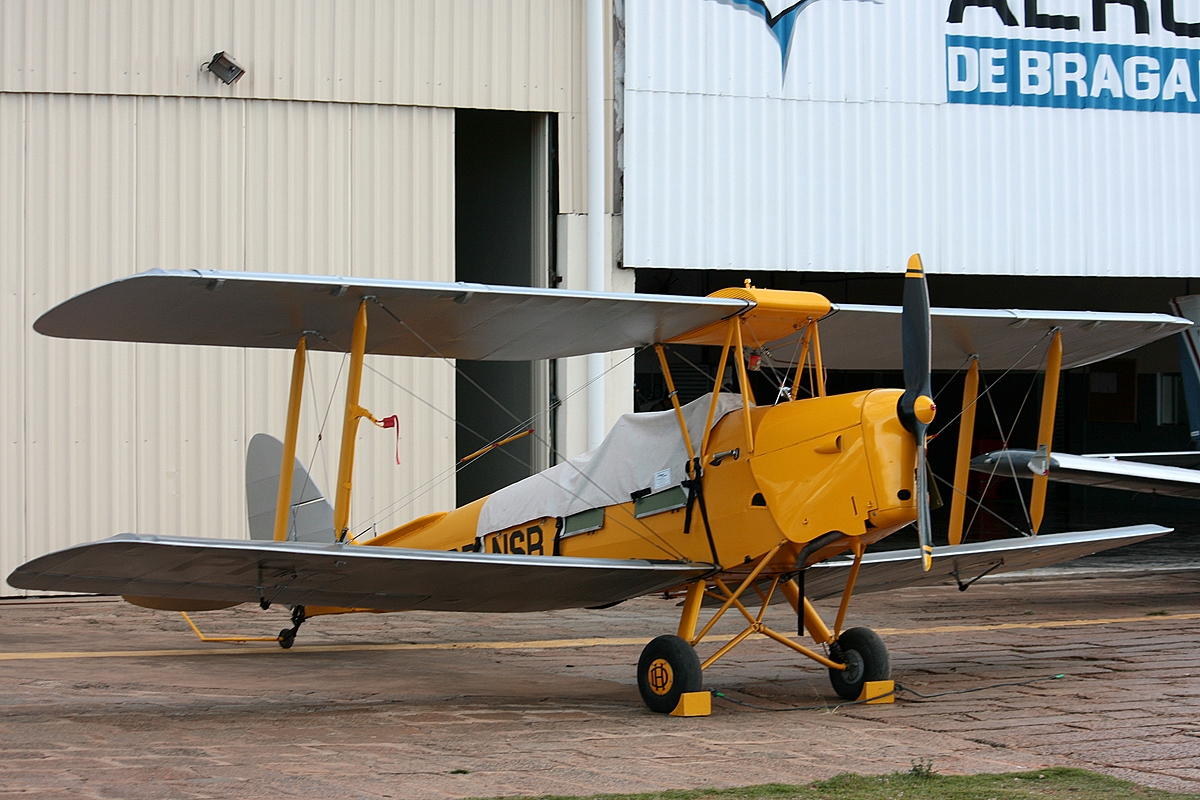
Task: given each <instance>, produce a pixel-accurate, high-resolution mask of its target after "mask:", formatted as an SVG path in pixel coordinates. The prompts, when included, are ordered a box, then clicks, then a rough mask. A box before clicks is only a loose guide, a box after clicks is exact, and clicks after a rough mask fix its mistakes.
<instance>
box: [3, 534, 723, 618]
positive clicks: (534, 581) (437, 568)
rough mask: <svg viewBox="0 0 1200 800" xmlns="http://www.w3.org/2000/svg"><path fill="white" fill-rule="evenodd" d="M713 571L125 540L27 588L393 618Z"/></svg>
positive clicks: (604, 600)
mask: <svg viewBox="0 0 1200 800" xmlns="http://www.w3.org/2000/svg"><path fill="white" fill-rule="evenodd" d="M712 570H713V568H712V567H711V566H710V565H708V564H695V563H681V562H657V561H639V560H628V561H624V560H617V559H599V558H563V557H544V556H512V555H499V554H496V555H492V554H484V553H455V552H441V551H432V550H408V549H402V548H393V547H365V546H362V545H340V544H324V545H322V544H312V543H306V542H255V541H240V540H236V541H235V540H222V539H184V538H169V537H159V536H145V535H138V534H131V533H126V534H121V535H120V536H114V537H112V538H110V539H105V540H104V541H100V542H94V543H91V544H83V545H78V546H76V547H71V548H68V549H66V550H60V551H58V552H57V553H50V554H49V555H45V556H42V557H41V558H36V559H34V560H32V561H30V562H29V563H27V564H24V565H22V566H21V567H18V568H17V569H16V571H14V572H13V574H12V575H10V576H9V578H8V582H9V583H10V584H12V585H13V586H15V587H16V588H18V589H36V590H40V591H47V592H87V593H96V594H119V595H127V596H134V597H150V598H159V599H179V600H193V601H209V602H213V603H254V602H258V601H259V600H260V599H266V600H270V601H271V602H274V603H280V604H284V605H311V606H338V607H344V608H372V609H378V610H381V611H408V610H425V611H467V612H475V613H481V612H496V613H501V612H518V611H549V610H552V609H557V608H593V607H596V606H604V605H609V604H611V603H617V602H620V601H622V600H628V599H630V598H632V597H637V596H639V595H643V594H649V593H652V592H656V591H660V590H662V589H666V588H669V587H672V586H677V585H679V584H681V583H685V582H687V581H689V580H692V579H694V578H697V577H699V576H701V575H704V574H706V573H709V572H711V571H712Z"/></svg>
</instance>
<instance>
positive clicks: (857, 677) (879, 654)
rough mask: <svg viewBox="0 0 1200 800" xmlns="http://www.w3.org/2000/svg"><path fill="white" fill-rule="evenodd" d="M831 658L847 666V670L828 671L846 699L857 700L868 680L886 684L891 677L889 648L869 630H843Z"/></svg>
mask: <svg viewBox="0 0 1200 800" xmlns="http://www.w3.org/2000/svg"><path fill="white" fill-rule="evenodd" d="M831 656H832V657H834V660H837V661H841V662H842V663H844V664H845V665H846V669H844V670H841V669H830V670H829V682H830V683H832V684H833V690H834V691H835V692H837V693H838V697H841V698H842V699H843V700H857V699H858V698H859V695H861V694H862V688H863V684H864V683H866V682H867V681H886V680H887V679H888V678H890V677H892V661H891V658H889V657H888V650H887V645H885V644H884V643H883V639H880V638H879V634H877V633H876V632H875V631H873V630H871V629H870V628H851V629H850V630H848V631H842V635H841V636H839V637H838V640H837V642H836V643H835V644H834V646H833V648H832V652H831Z"/></svg>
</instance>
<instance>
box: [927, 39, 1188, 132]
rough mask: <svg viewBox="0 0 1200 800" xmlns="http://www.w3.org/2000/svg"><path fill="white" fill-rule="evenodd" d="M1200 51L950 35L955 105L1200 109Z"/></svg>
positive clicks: (950, 93)
mask: <svg viewBox="0 0 1200 800" xmlns="http://www.w3.org/2000/svg"><path fill="white" fill-rule="evenodd" d="M1197 78H1200V50H1187V49H1182V48H1170V47H1142V46H1136V45H1121V44H1101V43H1094V42H1051V41H1045V40H1028V39H997V38H990V37H982V36H947V37H946V96H947V99H948V100H949V101H950V102H951V103H972V104H976V105H997V106H1050V107H1058V108H1112V109H1125V110H1130V111H1181V112H1191V113H1196V112H1198V111H1200V102H1197V84H1196V79H1197Z"/></svg>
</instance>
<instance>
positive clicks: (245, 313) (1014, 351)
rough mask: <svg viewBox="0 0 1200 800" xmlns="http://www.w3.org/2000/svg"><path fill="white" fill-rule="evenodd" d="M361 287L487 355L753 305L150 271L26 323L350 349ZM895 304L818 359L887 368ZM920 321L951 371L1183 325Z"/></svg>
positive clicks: (457, 345)
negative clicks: (971, 361) (974, 360)
mask: <svg viewBox="0 0 1200 800" xmlns="http://www.w3.org/2000/svg"><path fill="white" fill-rule="evenodd" d="M364 298H370V300H369V302H370V304H371V305H370V306H369V312H368V313H369V318H370V323H369V325H368V331H367V352H368V353H374V354H378V355H399V356H435V357H445V358H464V359H470V360H485V361H486V360H492V361H526V360H533V359H540V358H562V357H565V356H575V355H582V354H584V353H598V352H607V351H612V350H620V349H623V348H628V347H640V346H643V345H649V344H654V343H657V342H665V341H668V340H670V339H672V338H674V337H676V336H680V335H682V334H684V333H687V332H690V331H694V330H696V329H698V328H701V327H704V326H706V325H710V324H712V323H714V322H718V321H720V320H722V319H726V318H728V317H731V316H733V315H735V314H740V313H743V312H745V311H747V310H749V309H750V308H752V307H753V303H750V302H749V301H746V300H737V299H731V298H713V297H684V296H668V295H652V294H620V293H615V292H568V291H564V290H560V289H529V288H521V287H513V286H487V285H484V284H475V283H432V282H421V281H397V280H383V279H363V278H342V277H325V276H318V275H285V274H267V273H251V272H218V271H209V270H189V271H176V272H166V271H163V270H151V271H149V272H143V273H140V274H138V275H131V276H129V277H127V278H121V279H120V280H116V281H113V282H111V283H106V284H104V285H103V286H97V287H96V288H94V289H90V290H88V291H86V292H84V293H82V294H79V295H76V296H75V297H72V298H71V299H69V300H66V301H64V302H62V303H60V304H59V305H57V306H55V307H54V308H52V309H50V310H49V311H47V312H46V313H45V314H43V315H42V316H41V317H40V318H39V319H38V320H37V321H36V322H35V323H34V329H35V330H37V331H38V332H39V333H42V334H45V335H47V336H56V337H62V338H68V339H103V340H109V341H119V342H158V343H164V344H204V345H219V346H226V347H277V348H286V349H292V348H294V347H295V346H296V343H297V342H298V341H299V339H300V336H301V335H303V334H305V333H309V334H310V335H308V336H307V341H308V347H309V349H313V350H333V351H337V352H348V351H349V349H350V334H351V331H352V329H353V326H354V316H355V312H356V311H357V309H358V306H359V304H360V303H361V302H362V301H363V299H364ZM900 311H901V309H900V307H899V306H873V305H872V306H867V305H853V304H845V303H842V304H834V306H833V311H832V313H831V314H830V315H828V316H827V317H825V318H824V319H823V320H822V321H821V347H822V352H823V354H824V363H825V365H826V366H828V367H830V368H832V369H850V370H892V369H896V368H897V366H898V365H899V364H900V363H902V361H903V359H902V358H901V352H900V338H901V337H900ZM932 322H933V351H932V358H933V361H932V366H933V369H936V370H956V369H959V368H960V367H962V366H963V364H964V363H965V361H966V359H967V357H968V356H970V355H972V354H977V355H979V357H980V366H981V368H983V369H986V370H1004V369H1009V368H1015V369H1029V370H1033V369H1038V368H1039V366H1040V364H1041V358H1042V354H1043V353H1044V351H1045V345H1046V344H1047V343H1048V342H1049V339H1048V338H1047V337H1048V334H1049V333H1050V332H1051V331H1052V330H1054V329H1055V328H1061V329H1062V331H1063V341H1062V344H1063V364H1062V366H1063V369H1070V368H1072V367H1078V366H1083V365H1085V364H1090V363H1093V362H1095V361H1101V360H1103V359H1105V358H1111V357H1113V356H1115V355H1119V354H1121V353H1124V352H1127V351H1129V350H1132V349H1134V348H1137V347H1141V346H1142V345H1145V344H1149V343H1150V342H1153V341H1155V340H1156V339H1160V338H1162V337H1164V336H1169V335H1170V334H1172V333H1175V332H1177V331H1180V330H1183V329H1184V328H1187V327H1188V326H1189V325H1191V323H1190V322H1189V321H1188V320H1186V319H1182V318H1180V317H1172V316H1168V315H1166V314H1115V313H1106V312H1093V311H1021V310H1011V309H1010V310H1006V309H972V308H934V309H932ZM798 335H799V334H797V336H798ZM793 338H794V337H787V338H785V339H783V340H780V341H779V342H769V343H767V345H769V350H770V359H771V360H776V361H778V362H779V363H787V359H788V358H789V357H795V355H796V354H797V353H798V352H799V348H798V347H797V346H795V344H796V343H795V342H794V341H791V339H793Z"/></svg>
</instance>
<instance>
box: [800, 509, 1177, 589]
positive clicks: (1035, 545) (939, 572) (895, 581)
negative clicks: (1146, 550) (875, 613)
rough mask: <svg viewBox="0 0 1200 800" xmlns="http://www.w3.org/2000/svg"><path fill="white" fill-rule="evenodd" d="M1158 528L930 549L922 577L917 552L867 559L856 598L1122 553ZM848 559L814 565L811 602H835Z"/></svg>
mask: <svg viewBox="0 0 1200 800" xmlns="http://www.w3.org/2000/svg"><path fill="white" fill-rule="evenodd" d="M1171 530H1172V529H1171V528H1163V527H1160V526H1158V525H1132V526H1129V527H1125V528H1106V529H1103V530H1096V531H1078V532H1074V533H1051V534H1044V535H1041V536H1029V537H1026V538H1022V539H1000V540H998V541H993V542H977V543H973V544H960V545H956V546H952V547H935V548H933V567H932V568H931V569H930V570H929V572H925V571H924V570H923V568H922V565H921V553H920V551H918V550H894V551H890V552H887V551H885V552H880V553H868V554H867V555H866V556H864V557H863V564H862V568H861V570H860V571H859V573H858V581H857V582H856V583H855V584H854V593H855V594H866V593H868V592H884V591H887V590H889V589H901V588H904V587H906V586H931V585H936V584H940V583H954V582H955V580H958V581H961V582H962V583H968V582H970V581H972V580H974V579H975V578H978V577H980V576H981V575H983V574H984V573H987V574H989V575H998V574H1000V573H1002V572H1013V571H1016V570H1022V569H1033V568H1034V567H1049V566H1053V565H1054V564H1061V563H1063V562H1065V561H1070V560H1072V559H1075V558H1080V557H1082V556H1087V555H1091V554H1092V553H1099V552H1100V551H1102V550H1111V549H1113V548H1115V547H1124V546H1126V545H1130V544H1134V543H1135V542H1141V541H1145V540H1147V539H1153V538H1155V537H1156V536H1163V535H1165V534H1168V533H1170V532H1171ZM850 563H851V559H849V558H844V557H839V558H834V559H830V560H829V561H825V562H823V563H820V564H815V565H813V566H812V567H809V569H808V570H807V571H806V572H805V574H804V591H805V593H806V594H807V595H808V597H809V598H810V599H813V600H819V599H821V598H823V597H834V596H837V595H840V594H841V593H842V589H843V588H844V587H845V585H846V572H847V568H848V567H849V566H850Z"/></svg>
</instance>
